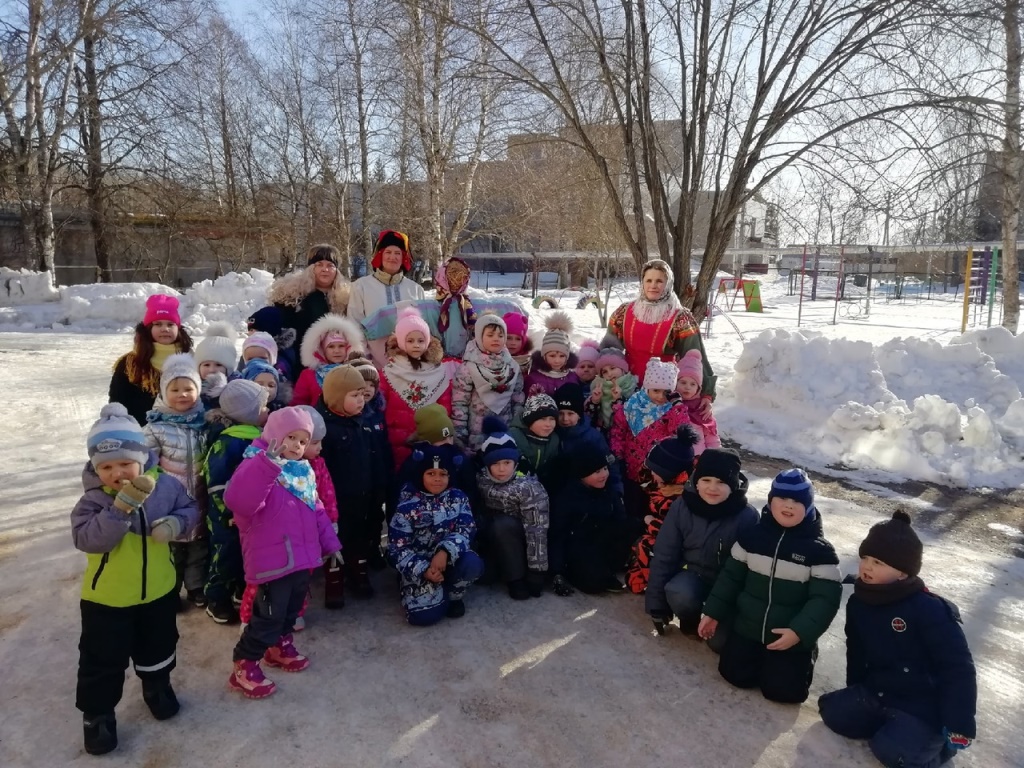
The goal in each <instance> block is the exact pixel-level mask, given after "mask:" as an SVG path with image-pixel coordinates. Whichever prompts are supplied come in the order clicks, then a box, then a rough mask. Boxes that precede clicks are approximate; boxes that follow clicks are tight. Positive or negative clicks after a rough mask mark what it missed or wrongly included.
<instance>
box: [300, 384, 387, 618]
mask: <svg viewBox="0 0 1024 768" xmlns="http://www.w3.org/2000/svg"><path fill="white" fill-rule="evenodd" d="M365 384H366V383H365V381H364V380H363V377H362V376H361V375H360V374H359V371H357V370H356V369H355V368H353V367H352V366H351V365H342V366H338V367H336V368H333V369H332V370H331V372H330V373H328V374H327V376H326V377H325V378H324V387H323V397H322V398H321V399H320V403H319V404H318V405H317V410H318V411H320V415H321V416H323V418H324V424H325V425H326V427H327V435H326V437H324V445H323V452H322V454H321V455H322V456H323V457H324V462H325V463H326V464H327V470H328V472H330V475H331V480H333V481H334V490H335V492H336V494H337V497H338V534H339V536H340V537H341V543H342V545H343V546H344V548H345V584H346V589H347V590H348V591H349V592H351V593H352V595H354V596H355V597H357V598H361V599H366V598H370V597H373V594H374V590H373V585H372V584H371V583H370V576H369V561H370V557H371V554H372V553H373V552H374V551H376V550H379V547H380V540H381V529H382V525H383V516H384V513H383V505H384V501H385V494H386V492H387V489H388V487H389V485H390V482H391V470H392V466H393V463H392V461H391V457H390V454H388V453H386V452H385V451H386V450H387V449H386V446H387V439H386V437H385V436H382V435H380V434H378V433H376V432H375V431H374V428H373V426H371V425H369V424H367V423H366V422H365V421H364V420H363V416H362V412H363V406H364V405H365V393H364V387H365Z"/></svg>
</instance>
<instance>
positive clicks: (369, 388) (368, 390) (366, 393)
mask: <svg viewBox="0 0 1024 768" xmlns="http://www.w3.org/2000/svg"><path fill="white" fill-rule="evenodd" d="M376 396H377V388H376V387H375V386H373V382H372V381H368V382H366V383H365V384H363V402H364V403H368V402H370V401H371V400H373V398H375V397H376Z"/></svg>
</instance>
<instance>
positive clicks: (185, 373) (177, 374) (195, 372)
mask: <svg viewBox="0 0 1024 768" xmlns="http://www.w3.org/2000/svg"><path fill="white" fill-rule="evenodd" d="M175 379H188V380H189V381H191V382H192V383H193V384H195V385H196V392H198V391H199V389H200V387H202V386H203V381H202V379H200V378H199V369H198V368H196V361H195V358H193V357H192V355H190V354H188V353H185V352H180V353H178V354H176V355H171V356H170V357H168V358H167V359H166V360H164V367H163V370H161V371H160V397H162V398H163V399H164V400H167V387H169V386H170V385H171V382H172V381H174V380H175Z"/></svg>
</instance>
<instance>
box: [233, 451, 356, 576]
mask: <svg viewBox="0 0 1024 768" xmlns="http://www.w3.org/2000/svg"><path fill="white" fill-rule="evenodd" d="M253 445H254V446H256V447H257V448H259V449H260V450H261V453H259V454H258V455H256V456H253V457H251V458H248V459H245V460H243V461H242V463H241V464H240V465H239V467H238V469H236V470H235V474H233V475H232V476H231V480H229V481H228V487H227V489H226V490H225V491H224V503H225V504H227V506H228V509H230V510H231V511H232V512H233V513H234V520H235V525H237V526H238V534H239V536H240V537H241V539H242V563H243V565H244V567H245V581H246V583H248V584H265V583H267V582H269V581H275V580H277V579H280V578H283V577H284V576H287V575H288V574H290V573H295V572H297V571H303V570H306V571H308V570H311V569H313V568H318V567H319V566H320V565H321V564H322V560H323V558H324V557H325V556H327V555H331V554H334V553H335V552H337V551H339V550H340V549H341V543H340V542H339V541H338V536H337V534H336V533H335V532H334V529H333V528H332V527H331V521H330V520H329V519H328V517H327V512H326V511H324V507H323V504H322V503H320V502H318V503H317V505H316V509H310V508H309V506H308V505H307V504H304V503H303V502H302V501H301V500H299V498H298V497H296V496H295V495H294V494H292V493H291V492H289V491H288V490H287V489H286V488H285V487H284V486H283V485H281V484H280V483H278V482H277V478H278V476H279V475H280V474H281V468H280V467H279V466H278V465H277V464H275V463H274V462H273V461H271V460H270V459H268V458H267V454H266V453H263V452H262V451H263V450H264V449H265V448H266V447H267V443H266V441H264V440H263V439H261V438H257V439H256V440H254V441H253Z"/></svg>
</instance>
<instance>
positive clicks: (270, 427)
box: [263, 407, 313, 443]
mask: <svg viewBox="0 0 1024 768" xmlns="http://www.w3.org/2000/svg"><path fill="white" fill-rule="evenodd" d="M296 430H302V431H303V432H306V433H307V434H309V436H310V439H312V437H313V420H312V419H311V418H309V414H308V413H306V412H305V411H304V410H302V408H295V407H288V408H282V409H281V410H279V411H274V412H273V413H272V414H270V416H269V417H268V418H267V425H266V426H265V427H263V439H264V440H266V441H267V442H268V443H269V442H270V441H271V440H283V439H284V438H285V437H287V436H288V433H289V432H295V431H296Z"/></svg>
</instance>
